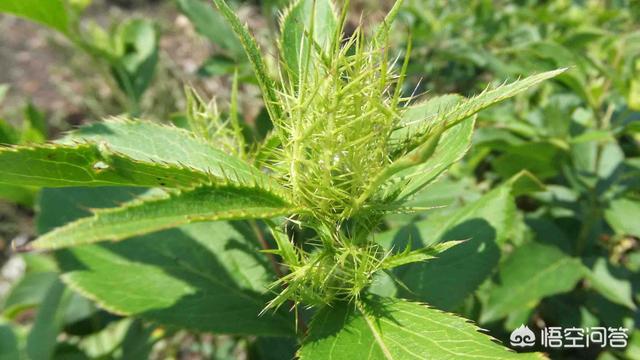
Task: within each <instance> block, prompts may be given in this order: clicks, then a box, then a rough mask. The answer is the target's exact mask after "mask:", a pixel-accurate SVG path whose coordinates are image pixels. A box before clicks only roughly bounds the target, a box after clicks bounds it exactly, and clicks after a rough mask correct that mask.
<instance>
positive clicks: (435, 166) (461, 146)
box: [387, 118, 475, 200]
mask: <svg viewBox="0 0 640 360" xmlns="http://www.w3.org/2000/svg"><path fill="white" fill-rule="evenodd" d="M474 124H475V118H470V119H467V120H465V121H463V122H462V123H460V124H458V125H456V126H454V127H452V128H450V129H448V130H446V131H445V132H444V133H443V134H442V137H441V138H440V141H439V142H438V145H437V146H436V148H435V151H434V153H433V155H432V156H431V157H429V159H427V161H425V162H423V163H422V164H419V165H417V166H413V167H411V168H408V169H405V170H403V171H400V172H398V173H396V174H395V175H394V176H393V177H392V178H391V181H392V182H393V183H394V184H395V185H393V186H391V187H390V188H389V190H387V191H390V192H392V193H396V192H397V193H398V195H397V198H398V199H401V200H407V199H408V198H409V197H411V196H412V195H414V194H415V193H417V192H418V191H420V190H421V189H423V188H424V187H425V186H427V185H428V184H430V183H431V182H433V181H434V180H435V179H436V178H437V177H438V176H439V175H441V174H442V173H443V172H445V171H446V170H447V169H449V167H451V165H453V164H455V163H456V162H457V161H459V160H460V159H461V158H462V156H464V154H465V153H466V152H467V150H469V147H470V146H471V135H472V134H473V128H474Z"/></svg>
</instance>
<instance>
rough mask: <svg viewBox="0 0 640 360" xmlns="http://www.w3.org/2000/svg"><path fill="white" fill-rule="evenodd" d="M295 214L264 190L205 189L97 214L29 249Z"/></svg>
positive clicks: (208, 187)
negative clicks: (206, 222)
mask: <svg viewBox="0 0 640 360" xmlns="http://www.w3.org/2000/svg"><path fill="white" fill-rule="evenodd" d="M291 211H292V209H291V207H290V206H289V205H288V204H287V202H286V201H285V200H283V199H282V198H280V197H278V196H276V195H274V194H271V193H269V192H268V191H266V190H263V189H259V188H249V187H239V186H219V185H204V186H200V187H197V188H195V189H192V190H185V191H182V192H179V193H175V194H170V195H169V196H161V197H157V198H153V199H147V198H144V199H137V200H133V201H132V202H129V203H127V204H124V205H123V206H121V207H117V208H111V209H106V210H96V211H95V213H94V215H93V216H92V217H87V218H82V219H80V220H77V221H75V222H71V223H69V224H67V225H65V226H63V227H60V228H57V229H55V230H53V231H51V232H48V233H46V234H44V235H42V236H41V237H39V238H38V239H36V241H35V242H33V243H30V244H29V246H30V247H33V248H35V249H43V250H44V249H49V250H50V249H59V248H64V247H70V246H77V245H83V244H91V243H95V242H98V241H104V240H112V241H117V240H122V239H126V238H129V237H132V236H136V235H143V234H147V233H150V232H154V231H159V230H164V229H169V228H173V227H177V226H181V225H185V224H189V223H194V222H201V221H219V220H241V219H255V218H270V217H275V216H281V215H286V214H288V213H290V212H291Z"/></svg>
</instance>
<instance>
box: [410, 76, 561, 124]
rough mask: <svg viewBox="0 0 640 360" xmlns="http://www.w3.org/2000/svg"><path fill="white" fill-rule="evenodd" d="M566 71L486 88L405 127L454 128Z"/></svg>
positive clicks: (446, 105) (446, 104) (447, 104)
mask: <svg viewBox="0 0 640 360" xmlns="http://www.w3.org/2000/svg"><path fill="white" fill-rule="evenodd" d="M566 70H567V69H566V68H563V69H558V70H553V71H547V72H543V73H540V74H536V75H532V76H529V77H526V78H524V79H522V80H517V81H514V82H512V83H510V84H506V85H502V86H498V87H494V88H487V89H486V90H485V91H483V92H482V93H481V94H479V95H476V96H474V97H472V98H468V99H465V100H463V101H459V102H457V103H456V104H455V106H451V103H445V104H444V106H442V107H441V110H440V111H437V112H435V113H433V112H429V113H428V116H426V117H424V118H423V120H422V122H418V123H409V124H408V125H405V126H411V127H413V128H415V129H419V130H416V131H418V132H424V131H425V130H426V129H427V126H428V125H429V124H438V123H440V122H443V121H444V122H446V125H447V127H451V126H454V125H456V124H458V123H459V122H461V121H462V120H464V119H466V118H468V117H470V116H472V115H474V114H476V113H478V112H479V111H481V110H483V109H486V108H487V107H489V106H491V105H494V104H496V103H498V102H500V101H503V100H505V99H508V98H510V97H513V96H515V95H517V94H519V93H521V92H523V91H525V90H527V89H529V88H531V87H532V86H535V85H537V84H539V83H541V82H543V81H545V80H548V79H551V78H553V77H555V76H558V75H559V74H561V73H563V72H564V71H566Z"/></svg>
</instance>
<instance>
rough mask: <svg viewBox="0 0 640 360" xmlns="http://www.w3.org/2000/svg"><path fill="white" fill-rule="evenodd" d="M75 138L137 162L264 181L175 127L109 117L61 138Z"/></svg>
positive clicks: (244, 180) (246, 166) (241, 180)
mask: <svg viewBox="0 0 640 360" xmlns="http://www.w3.org/2000/svg"><path fill="white" fill-rule="evenodd" d="M78 141H80V142H86V141H88V142H94V143H99V144H105V145H106V147H107V148H108V149H110V150H112V151H114V152H118V153H122V154H124V155H127V156H129V157H131V158H132V159H135V160H138V161H145V162H147V161H150V162H157V163H163V164H171V165H175V166H181V167H189V168H193V169H196V170H198V171H201V172H205V173H210V174H212V175H213V176H214V177H216V178H220V179H228V180H231V181H233V182H237V183H242V184H253V183H259V184H260V183H266V182H268V178H267V177H266V176H265V175H263V174H262V173H260V171H258V170H257V169H255V168H254V167H253V166H251V165H249V164H247V163H245V162H244V161H242V160H241V159H238V158H236V157H234V156H231V155H229V154H226V153H225V152H223V151H221V150H219V149H216V148H214V147H212V146H211V145H209V144H208V143H206V142H204V141H202V140H200V139H198V138H196V137H194V135H193V134H192V133H190V132H188V131H186V130H183V129H179V128H176V127H169V126H163V125H159V124H155V123H151V122H148V121H140V120H136V121H128V120H124V119H113V120H109V121H105V122H101V123H96V124H93V125H89V126H85V127H82V128H80V129H78V130H76V131H74V132H72V133H70V134H69V135H68V136H67V137H66V138H65V139H64V140H63V142H64V143H73V142H78Z"/></svg>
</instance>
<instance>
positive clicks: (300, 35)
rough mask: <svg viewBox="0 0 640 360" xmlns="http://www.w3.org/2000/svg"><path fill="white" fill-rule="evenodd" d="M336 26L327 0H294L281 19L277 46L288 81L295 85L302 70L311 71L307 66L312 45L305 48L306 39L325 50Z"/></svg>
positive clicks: (333, 13)
mask: <svg viewBox="0 0 640 360" xmlns="http://www.w3.org/2000/svg"><path fill="white" fill-rule="evenodd" d="M337 26H338V19H337V16H336V14H335V11H334V9H333V4H332V3H331V0H298V1H296V2H295V3H294V4H293V5H292V6H291V7H290V8H289V10H288V11H287V12H285V14H284V15H283V17H282V24H281V26H280V28H281V34H280V46H281V47H282V60H283V62H284V64H285V66H286V68H287V70H289V74H290V75H291V78H292V79H291V80H292V82H293V83H294V84H297V83H298V78H299V77H300V74H302V73H303V72H306V71H305V70H304V69H305V68H307V66H308V68H309V69H311V68H312V66H313V65H312V64H311V63H309V61H310V59H313V58H314V57H313V56H311V57H310V56H309V55H311V54H313V53H315V51H316V49H315V46H312V47H311V49H310V48H309V38H310V37H311V38H312V40H313V41H314V42H315V44H316V45H317V46H318V47H319V48H320V49H322V50H324V51H326V50H327V49H328V48H329V47H330V46H331V45H332V44H331V42H332V39H333V38H334V37H335V34H336V29H337Z"/></svg>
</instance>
